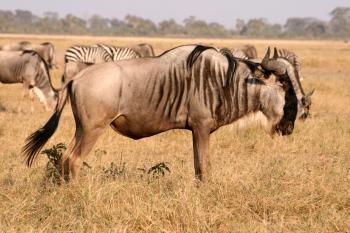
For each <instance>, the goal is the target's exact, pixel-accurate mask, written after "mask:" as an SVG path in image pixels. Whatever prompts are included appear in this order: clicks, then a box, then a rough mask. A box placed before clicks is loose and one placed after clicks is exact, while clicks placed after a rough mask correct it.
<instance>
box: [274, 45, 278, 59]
mask: <svg viewBox="0 0 350 233" xmlns="http://www.w3.org/2000/svg"><path fill="white" fill-rule="evenodd" d="M277 58H278V53H277V49H276V47H275V48H274V50H273V59H277Z"/></svg>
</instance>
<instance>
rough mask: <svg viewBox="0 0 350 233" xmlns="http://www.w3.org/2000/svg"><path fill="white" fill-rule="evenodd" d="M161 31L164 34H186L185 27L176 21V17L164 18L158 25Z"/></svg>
mask: <svg viewBox="0 0 350 233" xmlns="http://www.w3.org/2000/svg"><path fill="white" fill-rule="evenodd" d="M158 28H159V32H160V33H161V34H163V35H182V34H184V28H183V27H182V26H181V25H180V24H178V23H176V21H175V20H174V19H170V20H163V21H162V22H160V23H159V25H158Z"/></svg>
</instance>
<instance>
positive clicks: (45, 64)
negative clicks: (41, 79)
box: [22, 50, 57, 92]
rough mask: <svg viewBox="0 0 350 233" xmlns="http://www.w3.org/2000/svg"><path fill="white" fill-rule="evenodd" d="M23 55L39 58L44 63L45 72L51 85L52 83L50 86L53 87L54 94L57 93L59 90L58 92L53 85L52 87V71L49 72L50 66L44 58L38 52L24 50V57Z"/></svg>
mask: <svg viewBox="0 0 350 233" xmlns="http://www.w3.org/2000/svg"><path fill="white" fill-rule="evenodd" d="M23 54H31V55H32V56H38V58H39V60H40V61H41V62H43V63H44V67H45V72H46V73H47V76H48V78H49V83H50V86H51V88H52V90H53V91H54V92H57V90H56V89H55V88H54V87H53V85H52V81H51V75H50V71H49V66H48V64H47V63H46V61H45V60H44V58H42V57H41V56H40V54H39V53H37V52H36V51H34V50H23V51H22V55H23Z"/></svg>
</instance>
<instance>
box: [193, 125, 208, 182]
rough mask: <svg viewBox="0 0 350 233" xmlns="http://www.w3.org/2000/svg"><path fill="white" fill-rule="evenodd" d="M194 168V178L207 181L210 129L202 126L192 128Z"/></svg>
mask: <svg viewBox="0 0 350 233" xmlns="http://www.w3.org/2000/svg"><path fill="white" fill-rule="evenodd" d="M192 137H193V154H194V170H195V175H196V178H197V179H199V180H200V181H203V182H205V181H207V179H208V176H209V174H210V156H209V137H210V131H209V130H207V129H206V128H204V127H199V128H195V129H193V130H192Z"/></svg>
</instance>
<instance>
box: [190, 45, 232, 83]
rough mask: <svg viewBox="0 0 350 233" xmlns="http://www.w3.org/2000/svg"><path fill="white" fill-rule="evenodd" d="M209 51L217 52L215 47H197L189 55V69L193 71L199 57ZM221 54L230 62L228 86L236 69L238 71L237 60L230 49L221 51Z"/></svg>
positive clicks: (227, 75) (227, 74)
mask: <svg viewBox="0 0 350 233" xmlns="http://www.w3.org/2000/svg"><path fill="white" fill-rule="evenodd" d="M208 49H214V50H215V51H217V50H216V49H215V48H214V47H210V46H204V45H197V46H196V47H195V48H194V50H193V51H192V52H191V53H190V55H188V58H187V68H188V69H191V68H192V67H193V64H194V63H195V62H196V60H197V59H198V57H199V56H200V55H201V54H202V53H203V52H204V51H206V50H208ZM220 54H222V55H223V56H225V57H226V59H227V62H228V68H227V73H226V84H225V85H226V86H227V85H229V84H230V80H232V78H233V76H234V74H235V72H236V69H237V59H236V58H235V57H233V55H232V53H231V52H230V51H229V50H228V49H222V50H221V51H220Z"/></svg>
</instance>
